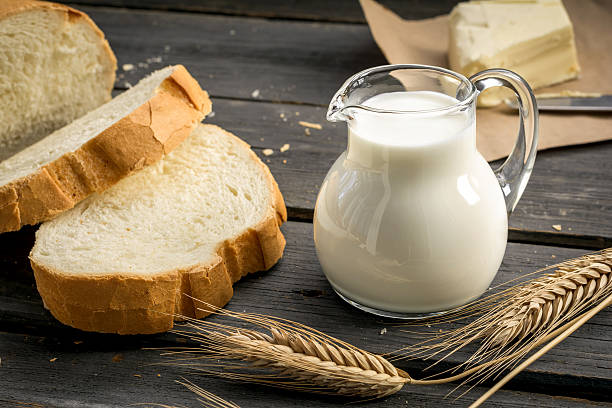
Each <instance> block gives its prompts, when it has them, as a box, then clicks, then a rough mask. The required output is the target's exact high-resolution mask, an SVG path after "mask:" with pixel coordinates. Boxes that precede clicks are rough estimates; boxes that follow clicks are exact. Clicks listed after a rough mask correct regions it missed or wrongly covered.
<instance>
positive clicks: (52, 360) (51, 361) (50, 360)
mask: <svg viewBox="0 0 612 408" xmlns="http://www.w3.org/2000/svg"><path fill="white" fill-rule="evenodd" d="M56 360H57V357H53V358H50V359H49V362H50V363H53V362H55V361H56Z"/></svg>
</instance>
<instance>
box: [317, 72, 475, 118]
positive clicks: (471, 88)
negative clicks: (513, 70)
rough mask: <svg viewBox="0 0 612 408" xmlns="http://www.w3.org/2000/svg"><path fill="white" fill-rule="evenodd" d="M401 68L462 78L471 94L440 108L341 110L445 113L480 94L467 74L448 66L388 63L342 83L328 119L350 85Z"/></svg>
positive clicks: (466, 104) (363, 106) (359, 73)
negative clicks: (374, 74) (373, 75)
mask: <svg viewBox="0 0 612 408" xmlns="http://www.w3.org/2000/svg"><path fill="white" fill-rule="evenodd" d="M401 69H422V70H429V71H435V72H437V73H442V74H446V75H450V76H452V77H455V78H456V79H458V80H460V81H461V82H462V83H464V84H466V85H467V86H468V87H469V88H468V89H469V95H468V96H467V97H466V98H465V99H464V100H462V101H458V102H457V103H454V104H452V105H448V106H443V107H440V108H428V109H416V110H394V109H378V108H373V107H370V106H367V105H361V104H360V105H346V106H343V107H342V108H341V109H340V111H342V110H344V109H347V108H357V109H363V110H366V111H370V112H375V113H392V114H422V113H443V112H449V111H454V110H457V109H461V108H463V107H465V106H468V105H470V104H471V103H472V102H473V101H474V99H475V98H476V96H477V94H478V89H477V88H476V86H475V85H474V84H473V83H472V81H470V80H469V79H468V78H467V77H466V76H464V75H462V74H460V73H458V72H455V71H452V70H450V69H447V68H442V67H437V66H434V65H423V64H387V65H379V66H376V67H371V68H367V69H364V70H363V71H359V72H358V73H356V74H354V75H352V76H351V77H350V78H348V79H347V80H346V81H345V82H344V84H342V86H341V87H340V89H339V90H338V92H336V94H335V95H334V97H333V98H332V100H331V102H330V104H329V108H328V112H327V117H328V120H330V112H331V111H332V110H333V109H334V108H335V107H336V106H335V105H336V103H337V100H338V98H339V97H341V96H343V95H344V94H345V93H346V90H347V88H348V86H349V85H350V84H351V83H353V82H355V81H357V80H359V79H361V78H364V77H366V76H368V75H371V74H373V73H378V72H384V71H395V70H401Z"/></svg>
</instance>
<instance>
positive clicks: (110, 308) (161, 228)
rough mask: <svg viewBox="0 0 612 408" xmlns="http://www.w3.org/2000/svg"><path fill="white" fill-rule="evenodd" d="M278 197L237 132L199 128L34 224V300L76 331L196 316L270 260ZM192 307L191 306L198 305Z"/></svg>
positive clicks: (278, 251)
mask: <svg viewBox="0 0 612 408" xmlns="http://www.w3.org/2000/svg"><path fill="white" fill-rule="evenodd" d="M286 218H287V213H286V209H285V204H284V202H283V198H282V196H281V194H280V191H279V190H278V186H277V184H276V182H275V181H274V179H273V178H272V175H271V174H270V171H269V170H268V168H267V167H266V166H265V165H264V164H263V163H262V162H261V161H260V160H259V158H258V157H257V156H256V155H255V154H254V153H253V152H252V151H251V150H250V149H249V145H247V144H246V143H244V142H243V141H241V140H240V139H238V138H237V137H236V136H234V135H232V134H231V133H228V132H226V131H224V130H223V129H221V128H219V127H217V126H213V125H200V126H199V127H198V128H196V129H195V130H194V131H193V133H192V134H191V136H190V137H189V138H187V140H185V141H184V142H183V143H182V144H181V145H180V146H179V147H177V148H176V149H175V150H174V151H173V152H172V153H170V154H168V155H167V156H165V157H164V158H163V159H161V160H160V161H159V162H158V163H156V164H154V165H151V166H149V167H147V168H146V169H143V170H142V171H139V172H137V173H135V174H133V175H132V176H130V177H127V178H125V179H123V180H121V181H120V182H119V183H117V184H116V185H115V186H113V187H111V188H110V189H108V190H107V191H105V192H104V193H102V194H96V195H93V196H91V197H89V198H88V199H86V200H84V201H83V202H81V203H79V204H78V205H77V206H76V207H75V208H73V209H72V210H70V211H67V212H65V213H64V214H61V215H60V216H58V217H57V218H55V219H54V220H52V221H49V222H46V223H44V224H42V225H41V227H40V229H39V230H38V232H37V233H36V243H35V245H34V248H33V249H32V252H31V254H30V260H31V264H32V268H33V270H34V275H35V277H36V286H37V287H38V291H39V293H40V295H41V296H42V298H43V300H44V303H45V306H46V307H47V308H48V309H49V310H50V311H51V313H52V314H53V315H54V316H55V317H56V318H57V319H58V320H59V321H61V322H62V323H64V324H67V325H70V326H73V327H76V328H79V329H81V330H87V331H98V332H108V333H119V334H136V333H156V332H161V331H165V330H168V329H170V328H171V327H172V325H173V314H181V315H184V316H190V317H198V318H200V317H203V316H205V315H206V314H207V313H204V312H203V311H201V310H198V309H197V307H198V304H197V302H195V301H194V300H193V299H191V298H190V297H188V296H184V295H185V294H186V295H190V296H193V297H195V298H197V299H200V300H204V301H206V302H208V303H211V304H213V305H216V306H219V307H221V306H224V305H225V304H226V303H227V302H228V301H229V300H230V298H231V297H232V294H233V290H232V283H234V282H236V281H237V280H239V279H240V278H241V277H243V276H245V275H246V274H247V273H251V272H255V271H260V270H264V269H268V268H270V267H272V265H274V264H275V263H276V261H278V259H279V258H280V257H281V255H282V252H283V249H284V247H285V239H284V238H283V235H282V234H281V232H280V229H279V226H280V225H281V223H282V222H283V221H285V220H286ZM200 307H201V306H200Z"/></svg>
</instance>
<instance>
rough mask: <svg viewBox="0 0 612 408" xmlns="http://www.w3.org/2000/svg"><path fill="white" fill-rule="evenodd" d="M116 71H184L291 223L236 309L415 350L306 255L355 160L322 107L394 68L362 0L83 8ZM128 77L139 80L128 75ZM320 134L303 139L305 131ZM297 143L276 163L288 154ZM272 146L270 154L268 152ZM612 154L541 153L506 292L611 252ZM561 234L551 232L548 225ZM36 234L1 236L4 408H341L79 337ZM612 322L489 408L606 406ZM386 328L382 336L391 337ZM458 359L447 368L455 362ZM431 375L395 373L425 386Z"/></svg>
mask: <svg viewBox="0 0 612 408" xmlns="http://www.w3.org/2000/svg"><path fill="white" fill-rule="evenodd" d="M385 3H386V4H388V5H389V6H390V7H392V8H393V9H394V10H395V11H397V12H398V13H399V14H401V15H402V16H403V17H405V18H424V17H430V16H433V15H437V14H441V13H445V12H448V11H449V10H450V9H451V8H452V5H453V3H454V1H452V0H447V1H437V2H426V1H419V0H411V1H404V2H402V1H400V0H397V1H388V2H385ZM75 7H78V8H80V9H82V10H84V11H85V12H87V13H88V14H89V15H90V16H91V17H92V18H93V19H94V20H95V21H96V23H97V24H98V25H99V26H100V28H101V29H102V30H103V31H104V32H105V33H106V36H107V38H108V40H109V41H110V43H111V46H112V48H113V49H114V51H115V53H116V55H117V58H118V60H119V70H118V74H119V75H118V79H117V83H116V93H119V92H121V91H122V90H123V89H125V88H126V87H127V86H129V85H128V84H134V83H136V82H137V81H138V79H139V78H141V77H142V76H144V75H145V74H146V73H148V72H150V71H152V70H154V69H157V68H160V67H162V66H165V65H168V64H176V63H180V64H184V65H185V66H186V67H188V69H189V70H190V72H191V73H192V74H193V75H194V76H195V77H196V78H197V79H198V80H199V81H200V83H201V85H202V87H203V88H205V89H207V90H208V91H209V92H210V94H211V95H212V98H213V109H214V116H211V117H210V118H209V119H207V121H209V122H212V123H216V124H219V125H221V126H223V127H225V128H226V129H228V130H230V131H232V132H234V133H236V134H237V135H239V136H240V137H242V138H244V139H245V140H246V141H247V142H248V143H250V144H251V145H252V146H253V150H255V152H257V153H258V154H260V156H261V157H262V159H263V160H264V161H265V162H266V163H267V164H268V166H269V167H270V169H271V170H272V173H273V174H274V176H275V177H276V179H277V181H278V183H279V185H280V189H281V191H282V192H283V195H284V197H285V200H286V203H287V207H288V211H289V221H288V222H287V223H286V224H285V225H284V226H283V232H284V234H285V236H286V238H287V248H286V250H285V255H284V257H283V259H282V260H281V261H280V262H279V263H278V265H276V266H275V267H274V268H272V269H271V270H270V271H268V272H265V273H259V274H256V275H254V276H251V277H249V278H247V279H245V280H243V281H241V282H240V283H238V284H237V285H236V287H235V292H236V293H235V295H234V298H233V299H232V301H231V302H230V304H229V305H228V307H229V308H230V309H232V310H237V311H243V310H248V311H252V312H261V313H268V314H272V315H276V316H281V317H285V318H289V319H292V320H296V321H298V322H303V323H307V324H309V325H312V326H313V327H315V328H317V329H319V330H322V331H325V332H327V333H328V334H330V335H333V336H336V337H339V338H341V339H343V340H345V341H348V342H351V343H353V344H355V345H356V346H359V347H362V348H366V349H368V350H370V351H373V352H385V351H390V350H393V349H397V348H399V347H401V346H403V345H407V344H412V343H414V342H415V341H416V340H415V338H414V336H413V335H411V334H410V333H406V332H404V331H402V330H401V328H399V327H395V326H391V324H390V322H389V321H385V320H381V319H378V318H375V317H373V316H370V315H366V314H364V313H362V312H359V311H357V310H355V309H353V308H352V307H350V306H348V305H347V304H345V303H344V302H343V301H341V300H340V299H339V298H338V297H337V296H336V295H335V294H334V293H333V291H332V290H331V288H330V286H329V285H328V283H327V281H326V280H325V278H324V277H323V274H322V272H321V269H320V266H319V264H318V262H317V259H316V257H315V253H314V248H313V243H312V224H311V222H312V215H313V206H314V202H315V198H316V194H317V192H318V190H319V186H320V184H321V181H322V180H323V177H324V175H325V173H326V171H327V169H328V168H329V166H330V165H331V164H332V162H333V161H334V160H335V158H336V157H337V156H338V155H339V154H340V153H341V152H342V151H343V150H344V149H345V144H346V136H345V132H346V130H345V128H344V126H342V125H336V124H331V123H328V122H326V121H325V111H326V105H327V103H328V102H329V100H330V98H331V96H332V95H333V93H334V92H335V91H336V89H337V88H338V87H339V86H340V84H342V82H343V81H344V80H345V79H346V78H347V77H348V76H350V75H351V74H353V73H355V72H357V71H360V70H361V69H364V68H366V67H370V66H375V65H381V64H385V63H386V62H385V59H384V57H383V55H382V54H381V52H380V51H379V49H378V47H377V46H376V44H375V43H374V41H373V40H372V37H371V35H370V32H369V29H368V27H367V26H366V25H365V24H364V21H363V16H362V13H361V10H360V8H359V5H358V3H357V2H356V1H351V0H342V1H340V0H339V1H335V2H327V1H323V0H316V1H310V2H306V1H304V2H297V1H281V0H270V1H266V2H248V1H230V0H215V1H206V0H197V1H196V0H192V1H190V0H181V1H170V0H149V1H146V2H145V1H139V0H100V1H94V0H82V1H79V2H78V4H76V5H75ZM123 64H132V65H133V66H134V69H132V70H128V71H126V70H124V69H122V66H123ZM300 120H302V121H308V122H314V123H320V124H322V126H323V128H322V130H315V129H313V130H311V131H310V134H306V133H305V131H304V128H303V127H302V126H300V125H299V124H298V121H300ZM285 143H288V144H290V146H291V147H290V149H289V150H288V151H286V152H283V153H280V152H279V148H280V147H281V146H282V145H283V144H285ZM265 148H271V149H274V154H273V155H271V156H264V155H263V154H261V153H262V150H263V149H265ZM611 157H612V142H604V143H597V144H591V145H586V146H578V147H571V148H562V149H554V150H550V151H545V152H542V153H540V154H539V155H538V158H537V160H536V166H535V170H534V173H533V176H532V178H531V182H530V184H529V185H528V187H527V190H526V192H525V194H524V196H523V199H522V201H521V202H520V203H519V205H518V207H517V209H516V211H515V212H514V214H513V215H512V217H511V218H510V234H509V237H510V241H511V242H510V243H509V244H508V249H507V252H506V256H505V258H504V262H503V264H502V267H501V270H500V273H499V274H498V281H504V280H507V279H508V278H510V277H513V276H516V275H518V274H521V273H525V272H529V271H533V270H535V269H538V268H539V267H542V266H544V265H547V264H550V263H554V262H557V261H559V260H561V259H565V258H568V257H573V256H577V255H581V254H584V253H586V252H589V251H590V250H593V249H599V248H604V247H608V246H612V217H610V215H611V214H612V180H611V178H612V160H611ZM557 224H558V225H561V230H560V231H557V230H555V229H553V228H552V225H557ZM34 231H35V228H25V229H24V230H22V231H20V232H17V233H9V234H3V235H1V236H0V282H1V283H0V330H1V332H0V358H1V365H0V405H1V406H19V407H23V406H29V407H39V406H45V407H68V406H70V407H77V406H78V407H81V406H85V407H103V408H106V407H116V406H127V405H128V404H133V403H143V402H157V403H166V404H175V405H187V406H197V405H198V404H197V402H196V400H195V398H194V396H193V395H192V394H191V393H190V392H189V391H187V390H186V389H184V388H183V387H182V386H180V385H178V384H176V383H174V380H175V379H177V378H179V377H181V376H183V375H186V376H187V378H190V379H192V380H195V381H196V382H197V383H198V384H200V385H202V386H203V387H204V388H205V389H207V390H209V391H211V392H214V393H216V394H218V395H220V396H222V397H224V398H226V399H229V400H232V401H234V402H236V403H237V404H239V405H241V406H243V407H251V406H256V407H271V406H278V407H281V406H282V407H287V406H331V405H335V404H338V403H339V402H340V401H338V400H334V399H331V398H326V397H317V396H311V395H306V394H298V393H293V392H285V391H279V390H276V389H272V388H266V387H262V386H254V385H248V384H240V383H231V382H225V381H222V380H219V379H215V378H206V377H195V376H193V375H189V374H185V371H184V370H181V369H178V368H175V367H168V366H160V365H151V363H156V362H160V361H163V360H162V359H161V358H160V357H159V352H157V351H151V350H142V348H143V347H164V346H173V345H177V344H181V343H180V342H179V340H178V339H177V338H176V336H174V335H171V334H162V335H154V336H131V337H120V336H111V335H99V334H92V333H84V332H80V331H78V330H74V329H71V328H68V327H65V326H63V325H61V324H59V323H58V322H57V321H55V320H54V319H53V317H51V315H50V314H49V313H48V312H47V311H45V309H44V308H43V305H42V301H41V299H40V297H39V295H38V293H37V291H36V288H35V284H34V279H33V276H32V272H31V271H30V268H29V265H28V261H27V255H28V252H29V250H30V248H31V246H32V244H33V241H34ZM611 326H612V310H607V311H603V312H602V313H601V314H599V315H598V316H597V317H595V318H594V319H593V320H592V321H591V322H589V323H588V324H586V325H585V326H584V327H582V328H581V329H580V330H579V331H578V332H576V333H575V334H574V335H572V336H571V337H570V338H568V339H567V340H566V341H564V342H563V343H562V344H560V345H559V346H558V347H556V348H555V349H553V350H552V351H551V352H549V353H548V354H547V355H545V356H544V357H542V358H541V359H540V360H539V361H538V362H536V363H535V364H533V365H532V366H531V367H529V368H528V369H527V370H526V371H524V372H523V373H521V374H520V375H519V376H518V377H516V379H514V380H513V381H511V382H510V383H509V384H508V385H507V386H506V387H505V388H504V390H503V391H501V392H499V393H497V394H496V395H495V396H494V397H493V398H492V399H491V400H490V401H489V402H488V406H499V407H509V406H513V407H531V406H534V407H535V406H546V407H548V406H550V407H580V406H591V405H592V406H601V405H603V406H612V405H611V404H610V400H611V399H612V331H611V330H610V329H611ZM383 327H386V328H387V331H386V333H385V334H381V329H382V328H383ZM462 358H465V354H461V353H460V354H458V355H457V356H455V357H453V358H452V359H450V360H449V361H448V362H447V363H445V364H443V365H442V367H443V368H445V367H450V365H451V364H452V363H456V362H458V361H461V359H462ZM424 365H425V363H424V362H422V361H411V362H405V363H402V365H401V367H402V368H404V369H406V370H407V371H408V372H410V373H412V374H413V375H414V376H416V377H418V376H420V375H421V373H420V370H421V369H422V368H423V367H424ZM452 387H453V386H452V385H450V386H436V387H415V386H413V387H410V386H407V387H404V389H403V390H402V391H401V392H399V393H398V394H395V395H393V396H391V397H388V398H387V399H385V400H382V401H377V402H372V403H369V404H368V405H371V406H381V407H382V406H389V407H390V406H406V407H415V406H417V407H420V406H435V407H444V406H450V405H455V406H464V405H466V404H467V403H468V402H470V401H473V400H474V399H475V398H476V397H477V396H478V395H480V394H481V393H482V392H484V390H486V385H485V386H484V387H477V388H476V389H475V390H474V391H473V392H472V393H471V394H469V395H467V396H466V397H464V398H462V399H461V400H459V401H457V402H455V401H454V400H453V398H452V397H451V398H449V399H444V396H445V394H446V393H447V392H448V391H450V390H451V389H452Z"/></svg>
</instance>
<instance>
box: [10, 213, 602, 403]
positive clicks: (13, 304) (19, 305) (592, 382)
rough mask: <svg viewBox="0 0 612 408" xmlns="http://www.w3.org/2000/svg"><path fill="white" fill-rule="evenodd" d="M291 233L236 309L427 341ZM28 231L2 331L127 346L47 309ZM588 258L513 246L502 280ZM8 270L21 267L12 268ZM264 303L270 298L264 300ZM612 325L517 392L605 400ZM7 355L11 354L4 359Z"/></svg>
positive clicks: (591, 331) (16, 254) (377, 342)
mask: <svg viewBox="0 0 612 408" xmlns="http://www.w3.org/2000/svg"><path fill="white" fill-rule="evenodd" d="M283 230H284V233H285V236H286V238H287V248H286V250H285V255H284V258H283V259H282V260H281V261H280V262H279V264H278V265H277V266H275V267H274V268H273V269H272V270H270V271H268V272H266V273H259V274H255V275H252V276H250V277H248V278H246V279H245V280H244V281H243V282H240V283H238V284H237V285H236V287H235V295H234V298H233V299H232V301H231V302H230V304H229V305H228V308H230V309H231V310H236V311H249V312H257V313H265V314H272V315H275V316H279V317H283V318H288V319H292V320H295V321H298V322H303V323H307V324H309V325H311V326H313V327H315V328H316V329H319V330H322V331H324V332H326V333H328V334H330V335H333V336H337V337H339V338H341V339H342V340H345V341H348V342H351V343H353V344H355V345H356V346H359V347H362V348H366V349H368V350H370V351H373V352H378V353H384V352H389V351H393V350H395V349H398V348H401V347H403V346H405V345H408V344H414V343H416V342H417V341H419V339H420V337H419V336H417V335H415V334H414V333H407V332H405V331H403V329H402V328H401V327H396V326H395V324H396V323H397V322H394V321H389V320H385V319H379V318H376V317H373V316H370V315H368V314H365V313H363V312H360V311H358V310H356V309H354V308H352V307H351V306H349V305H347V304H345V303H344V302H343V301H342V300H340V299H339V298H338V297H337V296H336V295H335V294H334V292H333V290H332V289H331V287H330V286H329V284H328V283H327V281H326V279H325V277H324V276H323V274H322V272H321V269H320V266H319V264H318V261H317V259H316V255H315V251H314V245H313V241H312V231H311V230H312V225H311V224H309V223H302V222H288V223H287V224H286V225H285V226H284V227H283ZM28 233H29V234H30V235H31V231H25V232H19V233H11V234H3V235H1V236H0V238H5V237H6V236H7V235H12V236H13V239H7V240H6V241H4V240H3V242H1V244H2V245H1V246H0V247H1V248H3V250H2V252H3V254H2V257H1V258H0V259H2V263H1V264H0V283H1V284H0V327H3V328H4V330H10V331H16V332H19V331H21V332H26V333H30V334H33V335H39V336H46V335H48V334H53V333H55V335H59V334H61V333H63V335H64V336H68V337H71V338H72V337H75V336H76V337H79V338H80V339H81V340H83V339H87V341H88V342H93V343H94V344H96V343H101V344H106V343H108V342H113V341H115V342H119V344H122V342H123V340H121V337H120V336H108V335H97V334H92V333H89V334H88V333H83V332H80V331H77V330H74V329H69V328H65V326H62V325H61V324H59V323H57V322H56V321H55V320H54V319H53V318H52V317H51V316H50V315H49V314H48V313H47V312H46V311H44V310H43V307H42V303H41V300H40V298H39V297H38V295H37V293H36V292H35V289H34V287H33V279H32V277H31V275H30V274H29V273H28V270H27V269H28V268H27V258H26V256H27V251H24V250H23V247H21V246H17V247H14V248H13V247H11V245H10V243H11V242H13V241H14V242H17V241H19V240H22V241H27V240H28V237H27V236H25V235H27V234H28ZM20 235H24V236H23V237H20ZM583 253H584V251H583V250H576V249H563V248H555V247H546V246H533V245H523V244H509V246H508V249H507V253H506V257H505V259H504V262H503V264H502V267H501V269H500V272H499V274H498V276H497V278H496V282H503V281H507V280H509V279H512V278H515V277H518V276H519V275H521V274H523V273H527V272H531V271H533V270H536V269H537V268H539V267H542V266H545V265H547V264H551V263H554V262H558V261H561V260H562V259H566V258H569V257H573V256H578V255H581V254H583ZM553 255H554V256H555V258H553V257H552V256H553ZM7 265H13V267H11V268H7V267H6V266H7ZM262 299H266V301H265V302H262ZM611 322H612V310H606V311H603V312H602V313H601V314H600V315H598V316H597V317H596V318H594V319H593V320H592V321H591V322H589V323H588V324H587V325H585V326H584V327H583V328H581V329H580V330H579V331H578V332H577V333H575V335H573V336H572V337H571V338H569V339H567V340H566V341H565V342H563V343H562V344H560V345H559V346H558V347H556V348H555V349H554V350H552V351H551V352H550V353H549V354H547V355H545V356H544V357H542V359H540V360H539V361H538V362H536V363H535V364H534V365H533V366H531V367H530V368H529V369H528V370H527V371H526V372H525V373H523V374H521V375H520V376H519V377H518V378H517V379H516V380H515V381H514V382H513V383H512V385H511V386H510V387H513V388H514V389H517V390H528V391H534V392H546V393H550V394H557V395H566V396H572V397H584V398H589V399H597V400H605V397H604V395H603V394H606V393H607V391H605V390H607V389H609V388H610V387H612V359H611V358H610V355H611V354H612V330H611V327H610V325H611ZM348 327H350V330H348V329H347V328H348ZM383 327H385V328H387V332H386V334H384V335H381V334H380V330H381V329H382V328H383ZM134 338H141V339H142V340H143V341H146V342H148V343H146V344H148V345H149V346H155V345H161V344H165V345H168V344H176V338H174V337H173V336H172V335H169V334H163V335H158V336H140V337H139V336H136V337H134ZM77 340H78V339H77ZM134 341H136V340H134ZM128 344H132V343H129V342H128ZM466 356H467V352H459V353H458V354H457V355H456V356H453V357H452V358H451V359H449V361H448V363H445V364H442V365H441V368H449V367H450V366H451V364H452V363H457V362H459V361H462V359H464V358H465V357H466ZM0 357H3V356H2V354H0ZM425 365H426V363H425V362H423V361H410V362H403V363H401V365H400V366H401V367H403V368H405V369H406V370H407V371H408V372H410V373H411V374H412V375H414V376H415V377H421V376H423V374H421V373H420V370H421V369H423V368H424V367H425ZM586 378H588V381H586ZM606 395H607V394H606Z"/></svg>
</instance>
